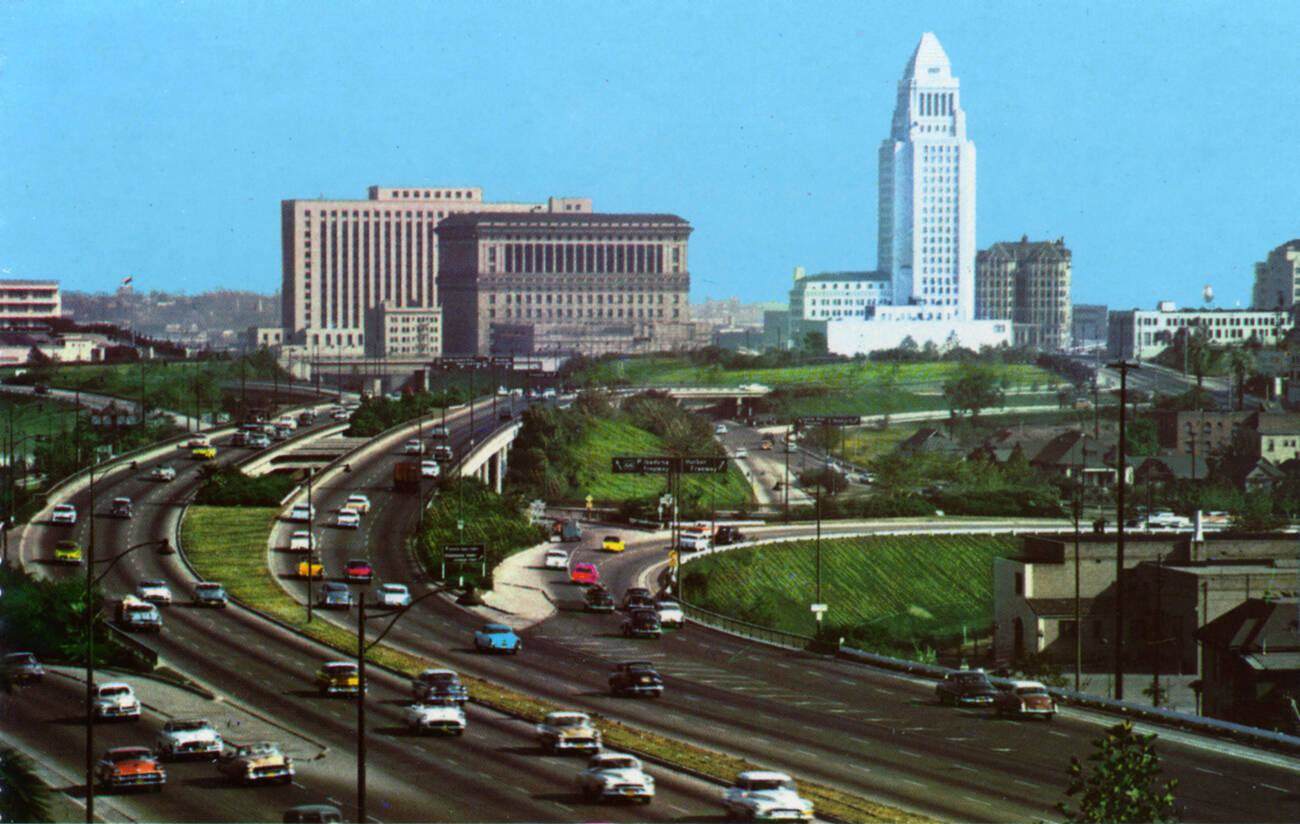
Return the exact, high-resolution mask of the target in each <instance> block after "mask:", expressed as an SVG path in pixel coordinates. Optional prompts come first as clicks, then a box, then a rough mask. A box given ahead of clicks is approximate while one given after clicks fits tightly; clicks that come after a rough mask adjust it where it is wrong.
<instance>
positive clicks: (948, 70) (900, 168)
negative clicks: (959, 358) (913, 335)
mask: <svg viewBox="0 0 1300 824" xmlns="http://www.w3.org/2000/svg"><path fill="white" fill-rule="evenodd" d="M960 87H961V84H960V82H959V81H958V79H957V78H956V77H954V76H953V74H952V66H951V64H950V63H949V62H948V55H947V54H946V53H945V52H944V50H943V46H941V45H940V44H939V39H938V38H937V37H935V36H934V34H932V33H930V32H926V33H925V34H924V35H922V36H921V42H920V43H918V44H917V47H916V51H914V52H913V53H912V58H911V59H910V60H908V61H907V67H906V69H904V71H903V79H902V80H900V81H899V82H898V98H897V102H896V103H895V106H894V118H893V122H892V124H891V126H890V130H889V137H888V138H887V139H886V140H885V141H884V142H883V143H882V144H881V146H880V157H879V160H880V204H879V206H880V233H879V239H878V241H879V247H878V256H879V257H878V265H877V268H878V269H879V270H880V271H882V272H886V273H888V274H889V276H890V279H891V282H892V285H893V304H894V305H893V307H891V308H889V309H886V310H883V311H881V312H878V313H877V316H879V317H881V318H883V319H897V320H905V319H916V320H941V319H954V320H970V319H972V318H973V317H974V316H975V144H974V143H972V142H971V141H970V140H968V139H967V137H966V113H965V112H964V111H963V110H962V107H961V88H960Z"/></svg>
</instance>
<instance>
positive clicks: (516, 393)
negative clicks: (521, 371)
mask: <svg viewBox="0 0 1300 824" xmlns="http://www.w3.org/2000/svg"><path fill="white" fill-rule="evenodd" d="M523 396H524V390H523V389H522V388H520V387H518V386H516V387H515V388H514V389H511V390H510V397H512V398H522V397H523Z"/></svg>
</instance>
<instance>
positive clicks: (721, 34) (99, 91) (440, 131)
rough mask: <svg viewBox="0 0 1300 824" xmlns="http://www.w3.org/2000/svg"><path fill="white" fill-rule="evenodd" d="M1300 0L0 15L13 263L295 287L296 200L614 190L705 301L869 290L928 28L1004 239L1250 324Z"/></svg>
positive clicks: (186, 282)
mask: <svg viewBox="0 0 1300 824" xmlns="http://www.w3.org/2000/svg"><path fill="white" fill-rule="evenodd" d="M1297 22H1300V6H1297V5H1293V4H1287V3H1274V4H1270V5H1265V4H1254V3H1244V4H1243V3H1221V4H1220V3H1210V2H1203V1H1202V0H1197V2H1193V3H1158V4H1146V3H1131V2H1130V3H1099V2H1087V3H1073V2H1072V3H1060V4H1056V3H1039V2H1024V3H1005V2H987V3H974V2H968V3H943V4H936V5H934V6H931V7H920V6H918V7H916V8H912V7H911V4H904V3H898V2H885V3H880V2H852V3H842V4H832V3H817V4H810V3H799V4H784V3H761V2H717V1H716V0H714V1H712V2H704V3H698V2H696V3H677V2H664V1H663V0H656V2H640V3H610V2H591V3H563V2H545V3H540V2H538V3H504V2H483V1H482V0H478V1H477V2H438V3H391V2H386V3H345V2H331V3H309V2H305V1H304V2H291V3H251V2H248V3H241V2H190V3H164V2H148V3H142V2H115V3H103V2H94V1H93V0H83V2H73V3H59V2H47V1H42V2H36V0H8V1H7V2H4V3H3V4H2V5H0V269H2V270H6V271H5V272H4V274H7V275H8V276H13V277H51V278H58V279H61V280H62V281H63V283H64V284H65V286H66V287H67V288H75V289H93V290H102V289H111V288H113V287H115V286H116V284H117V283H118V281H119V280H120V279H121V278H122V277H123V276H125V275H128V274H131V275H134V276H135V278H136V283H137V285H138V286H139V287H140V288H144V289H150V288H163V289H184V290H187V291H190V292H194V291H200V290H203V289H207V288H211V287H217V286H232V287H244V288H253V289H259V290H264V291H270V290H273V289H275V288H277V287H278V285H279V279H280V257H279V233H280V223H279V211H278V209H279V201H280V200H281V199H283V198H292V197H315V196H320V195H326V196H333V197H361V196H364V192H365V187H366V186H367V185H370V184H394V185H437V184H450V185H477V186H482V187H483V189H484V191H485V193H486V195H487V196H488V197H489V198H490V199H503V200H504V199H510V200H534V199H541V198H544V197H545V196H547V195H550V194H556V195H586V196H590V197H592V198H594V200H595V203H596V207H597V208H598V209H601V210H608V211H667V212H675V213H678V214H680V215H682V216H684V217H686V218H687V219H689V220H690V221H691V222H692V223H693V224H694V225H695V235H694V237H693V240H692V258H691V264H692V265H691V269H692V275H693V277H694V286H693V292H694V295H695V297H696V298H702V297H706V296H712V297H725V296H730V295H738V296H740V297H742V298H744V299H746V300H759V299H773V298H781V299H783V298H784V296H785V291H786V289H787V288H788V286H787V284H788V281H789V278H790V269H791V267H793V266H794V265H796V264H803V265H805V266H807V267H808V268H809V269H811V270H817V269H828V268H873V267H874V265H875V259H876V250H875V246H876V243H875V232H876V195H875V187H876V161H875V153H876V148H877V146H878V145H879V142H880V140H881V139H882V138H883V137H884V136H885V134H886V132H887V128H888V124H889V118H890V113H891V110H892V107H893V99H894V93H895V84H896V82H897V80H898V77H899V75H900V73H901V71H902V69H903V65H904V63H905V62H906V60H907V58H908V56H909V55H910V53H911V50H912V48H913V46H914V45H915V44H916V41H917V39H918V38H919V37H920V34H921V32H923V31H925V30H933V31H934V32H936V33H937V34H938V36H939V39H940V40H941V41H942V42H943V44H944V46H945V48H946V49H947V51H948V54H949V55H950V57H951V58H952V61H953V65H954V70H955V72H956V74H957V75H958V76H959V77H960V78H961V81H962V92H963V99H964V102H965V107H966V110H967V112H968V117H969V121H968V122H969V128H970V135H971V137H972V138H973V139H974V140H975V142H976V145H977V147H978V152H979V171H978V175H979V196H978V214H979V217H978V227H977V236H978V242H979V245H980V246H981V247H984V246H987V245H988V244H989V243H992V242H994V241H998V240H1008V239H1015V238H1018V237H1020V235H1021V234H1026V233H1027V234H1029V235H1030V236H1031V237H1042V238H1055V237H1057V236H1061V235H1063V236H1064V237H1065V238H1066V241H1067V243H1068V244H1069V245H1070V247H1071V248H1072V249H1073V251H1074V275H1075V290H1074V295H1075V299H1076V300H1077V301H1106V302H1109V303H1110V304H1111V305H1112V306H1131V305H1134V304H1140V305H1143V306H1146V305H1149V304H1152V303H1153V302H1154V301H1155V300H1156V299H1158V298H1172V299H1175V300H1178V301H1179V302H1181V303H1189V302H1194V301H1196V300H1197V299H1198V295H1199V293H1200V289H1201V286H1202V285H1203V284H1204V283H1206V282H1210V283H1212V284H1213V285H1214V286H1215V289H1216V291H1217V292H1218V293H1219V295H1220V296H1221V303H1222V304H1225V305H1232V304H1233V303H1234V302H1235V301H1237V300H1241V301H1243V302H1245V301H1247V300H1248V298H1249V293H1250V281H1251V276H1252V275H1251V266H1252V263H1253V262H1254V261H1256V260H1259V259H1261V258H1262V256H1263V255H1264V254H1265V253H1266V252H1267V250H1268V249H1270V248H1272V247H1273V246H1275V245H1277V244H1278V243H1280V242H1282V241H1285V240H1287V239H1289V238H1292V237H1296V236H1300V174H1298V173H1300V120H1298V119H1297V116H1296V115H1297V96H1296V78H1297V77H1300V49H1297V48H1296V43H1297V39H1296V33H1297V31H1298V28H1297Z"/></svg>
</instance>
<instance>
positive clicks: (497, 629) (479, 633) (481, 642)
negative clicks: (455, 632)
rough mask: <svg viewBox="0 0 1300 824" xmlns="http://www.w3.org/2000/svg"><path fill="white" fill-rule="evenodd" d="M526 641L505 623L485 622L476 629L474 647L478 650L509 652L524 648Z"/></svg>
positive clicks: (512, 652)
mask: <svg viewBox="0 0 1300 824" xmlns="http://www.w3.org/2000/svg"><path fill="white" fill-rule="evenodd" d="M523 647H524V642H523V641H522V640H520V638H519V636H518V635H515V631H514V630H512V629H511V628H510V627H508V626H506V625H505V624H484V625H483V626H481V627H479V628H478V629H476V630H474V649H475V650H476V651H478V652H508V653H510V654H511V655H514V654H515V653H517V652H519V650H521V649H523Z"/></svg>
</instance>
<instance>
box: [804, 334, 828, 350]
mask: <svg viewBox="0 0 1300 824" xmlns="http://www.w3.org/2000/svg"><path fill="white" fill-rule="evenodd" d="M801 348H802V349H803V350H804V351H805V352H807V353H808V354H810V355H824V354H826V334H825V333H824V332H805V333H804V336H803V341H802V342H801Z"/></svg>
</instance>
